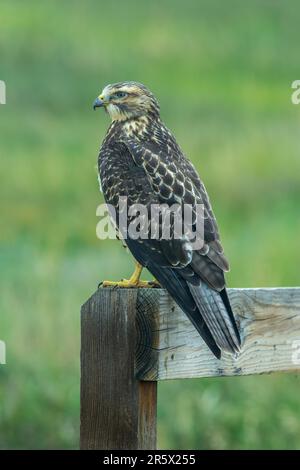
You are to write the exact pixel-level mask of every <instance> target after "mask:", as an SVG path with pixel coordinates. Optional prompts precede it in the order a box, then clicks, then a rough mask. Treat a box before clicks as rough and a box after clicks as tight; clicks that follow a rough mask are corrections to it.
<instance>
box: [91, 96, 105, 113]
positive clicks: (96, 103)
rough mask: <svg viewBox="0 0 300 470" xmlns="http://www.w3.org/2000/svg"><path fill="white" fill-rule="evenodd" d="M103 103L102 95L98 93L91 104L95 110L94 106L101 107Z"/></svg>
mask: <svg viewBox="0 0 300 470" xmlns="http://www.w3.org/2000/svg"><path fill="white" fill-rule="evenodd" d="M104 105H105V101H104V97H103V96H102V95H100V96H98V98H96V99H95V101H94V104H93V109H94V111H95V109H96V108H101V107H102V106H104Z"/></svg>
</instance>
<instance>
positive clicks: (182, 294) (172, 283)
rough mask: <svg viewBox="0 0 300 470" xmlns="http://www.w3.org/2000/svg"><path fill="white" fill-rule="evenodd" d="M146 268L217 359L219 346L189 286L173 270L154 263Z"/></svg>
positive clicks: (219, 355)
mask: <svg viewBox="0 0 300 470" xmlns="http://www.w3.org/2000/svg"><path fill="white" fill-rule="evenodd" d="M147 268H148V269H149V271H150V272H151V273H152V274H153V276H155V278H156V279H157V280H158V282H159V283H160V285H161V286H162V287H164V288H165V289H166V290H167V291H168V292H169V294H170V295H171V297H172V298H173V299H174V300H175V302H176V303H177V304H178V305H179V307H180V308H181V309H182V310H183V311H184V313H185V314H186V315H187V316H188V318H189V319H190V321H191V322H192V323H193V325H194V327H195V328H196V330H197V331H198V332H199V334H200V335H201V336H202V338H203V340H204V341H205V343H206V344H207V346H208V347H209V349H210V350H211V352H212V353H213V354H214V355H215V356H216V358H217V359H220V357H221V351H220V348H219V345H217V343H216V341H215V339H214V337H213V335H212V333H211V331H210V329H209V328H208V326H207V325H206V323H207V322H206V321H204V319H203V318H202V315H201V314H200V313H199V307H198V305H197V304H196V303H195V300H194V298H193V296H192V295H191V292H190V289H189V287H190V285H189V284H188V283H187V282H186V280H185V279H183V278H182V277H181V276H180V275H179V274H178V273H177V272H176V270H174V269H169V268H161V267H160V266H158V265H156V264H155V263H153V264H152V263H149V264H148V266H147ZM197 288H198V287H197Z"/></svg>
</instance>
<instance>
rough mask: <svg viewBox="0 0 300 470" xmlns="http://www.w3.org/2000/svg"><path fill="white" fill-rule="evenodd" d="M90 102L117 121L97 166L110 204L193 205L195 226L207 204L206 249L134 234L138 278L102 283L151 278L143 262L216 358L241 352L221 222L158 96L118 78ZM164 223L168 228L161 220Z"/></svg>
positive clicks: (132, 246)
mask: <svg viewBox="0 0 300 470" xmlns="http://www.w3.org/2000/svg"><path fill="white" fill-rule="evenodd" d="M93 107H94V109H96V108H98V107H103V108H104V109H105V111H106V112H107V113H108V114H109V116H110V118H111V120H112V123H111V125H110V127H109V129H108V131H107V134H106V136H105V138H104V140H103V143H102V146H101V149H100V153H99V157H98V170H99V179H100V183H101V186H102V191H103V194H104V199H105V202H106V203H107V204H109V205H111V206H112V207H114V208H115V209H116V213H117V214H118V210H119V198H120V197H125V198H126V199H127V205H128V207H129V208H130V207H131V206H133V205H134V204H142V205H143V206H146V207H147V208H148V209H149V210H150V206H151V205H153V204H164V205H167V207H171V206H172V205H173V204H174V203H177V204H179V205H189V206H190V207H191V208H192V209H191V211H192V217H194V219H192V220H193V223H194V224H195V223H196V222H197V220H195V217H196V216H195V214H196V212H195V207H196V205H197V204H202V207H204V210H203V214H202V216H203V219H204V220H203V221H202V222H203V226H204V229H203V244H202V246H201V248H199V249H194V248H193V247H192V245H191V243H190V242H189V240H187V238H186V236H185V234H184V233H183V234H182V237H181V238H178V237H177V238H175V237H173V238H172V237H171V238H170V239H167V240H165V239H163V238H162V237H157V238H155V239H152V238H151V237H148V238H139V239H134V238H132V237H130V236H129V237H127V238H126V245H127V247H128V248H129V250H130V252H131V253H132V255H133V256H134V258H135V260H136V261H137V265H136V269H135V271H134V273H133V275H132V276H131V278H130V279H129V280H123V281H120V282H111V281H104V283H103V286H104V287H105V286H113V285H116V286H120V287H139V286H141V287H144V286H146V285H147V283H146V282H143V281H140V274H141V271H142V268H143V267H146V268H147V269H148V270H149V271H150V272H151V273H152V275H153V276H154V277H155V279H156V280H157V281H158V283H159V284H160V285H161V286H162V287H163V288H165V289H166V290H167V291H168V292H169V294H170V295H171V297H172V298H173V299H174V300H175V302H176V303H177V304H178V305H179V306H180V308H181V309H182V310H183V311H184V312H185V314H186V315H187V316H188V318H189V319H190V320H191V322H192V323H193V325H194V326H195V328H196V329H197V330H198V332H199V333H200V335H201V336H202V338H203V340H204V341H205V343H206V344H207V346H208V347H209V348H210V350H211V351H212V353H213V354H214V355H215V356H216V357H217V358H220V357H221V352H222V351H226V352H229V353H231V354H236V353H237V352H239V350H240V346H241V339H240V335H239V331H238V327H237V324H236V321H235V318H234V315H233V312H232V309H231V306H230V302H229V299H228V296H227V292H226V288H225V278H224V273H225V272H226V271H228V270H229V264H228V261H227V259H226V257H225V255H224V252H223V248H222V246H221V243H220V236H219V231H218V227H217V222H216V219H215V216H214V214H213V211H212V208H211V205H210V201H209V198H208V195H207V192H206V189H205V187H204V184H203V183H202V181H201V179H200V177H199V175H198V173H197V171H196V170H195V168H194V166H193V165H192V163H191V162H190V161H189V160H188V159H187V157H186V156H185V155H184V154H183V152H182V150H181V148H180V147H179V145H178V144H177V142H176V140H175V137H174V136H173V135H172V133H171V132H170V131H169V130H168V129H167V127H166V126H165V125H164V123H163V122H162V120H161V118H160V108H159V104H158V102H157V100H156V98H155V96H154V95H153V93H152V92H151V91H150V90H149V89H148V88H147V87H146V86H144V85H142V84H140V83H137V82H121V83H116V84H113V85H107V86H106V87H105V88H104V89H103V91H102V93H101V94H100V95H99V96H98V98H97V99H96V100H95V102H94V105H93ZM119 215H120V214H119ZM130 220H132V217H131V218H130V217H129V216H128V222H130ZM159 220H160V224H161V225H163V224H164V220H163V219H162V218H160V219H159ZM172 220H173V219H171V224H172ZM116 225H117V227H118V218H117V220H116ZM118 228H119V230H120V231H121V232H122V230H121V228H120V227H118ZM172 233H174V232H172Z"/></svg>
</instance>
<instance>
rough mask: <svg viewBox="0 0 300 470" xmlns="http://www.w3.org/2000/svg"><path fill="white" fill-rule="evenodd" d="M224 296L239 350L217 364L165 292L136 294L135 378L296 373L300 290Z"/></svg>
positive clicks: (299, 366)
mask: <svg viewBox="0 0 300 470" xmlns="http://www.w3.org/2000/svg"><path fill="white" fill-rule="evenodd" d="M229 297H230V300H231V303H232V307H233V311H234V313H235V315H236V319H237V322H238V324H239V325H240V330H241V336H242V341H243V347H242V352H241V353H240V354H239V356H238V357H232V356H230V355H228V354H224V355H223V358H222V359H221V360H220V361H219V360H217V359H215V358H214V356H213V355H212V354H211V352H210V351H209V349H208V348H207V346H206V345H205V344H204V342H203V340H202V339H201V338H200V336H199V335H198V333H197V331H196V330H195V328H194V327H193V325H192V324H191V323H190V321H189V320H188V319H187V318H186V316H185V315H184V314H183V313H182V311H181V310H180V309H179V308H178V307H177V305H176V304H175V302H174V301H173V300H172V299H171V298H170V297H169V295H168V294H167V293H166V292H165V291H164V290H162V289H152V290H151V289H142V290H140V291H139V301H138V304H139V324H140V331H139V345H138V351H139V354H138V356H137V366H138V368H137V374H138V377H139V378H140V379H143V380H164V379H183V378H192V377H216V376H232V375H248V374H262V373H269V372H276V371H293V370H299V369H300V288H276V289H229ZM141 316H142V317H143V316H144V317H145V318H144V319H143V320H142V319H141V318H140V317H141ZM143 348H144V350H143Z"/></svg>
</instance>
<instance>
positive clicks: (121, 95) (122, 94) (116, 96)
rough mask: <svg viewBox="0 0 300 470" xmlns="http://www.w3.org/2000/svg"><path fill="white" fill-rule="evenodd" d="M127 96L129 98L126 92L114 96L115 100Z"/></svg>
mask: <svg viewBox="0 0 300 470" xmlns="http://www.w3.org/2000/svg"><path fill="white" fill-rule="evenodd" d="M125 96H127V93H125V92H124V91H117V92H116V93H114V95H113V97H114V98H125Z"/></svg>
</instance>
